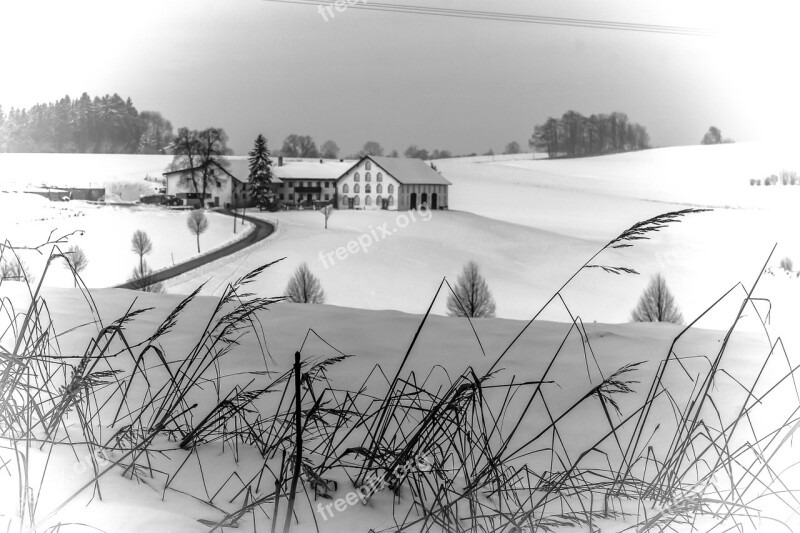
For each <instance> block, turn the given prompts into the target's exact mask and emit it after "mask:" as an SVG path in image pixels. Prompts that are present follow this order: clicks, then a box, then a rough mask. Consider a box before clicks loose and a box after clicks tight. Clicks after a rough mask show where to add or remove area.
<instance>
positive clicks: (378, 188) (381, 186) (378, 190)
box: [375, 183, 383, 194]
mask: <svg viewBox="0 0 800 533" xmlns="http://www.w3.org/2000/svg"><path fill="white" fill-rule="evenodd" d="M375 192H376V193H378V194H380V193H382V192H383V185H381V184H380V183H379V184H378V185H377V186H376V187H375Z"/></svg>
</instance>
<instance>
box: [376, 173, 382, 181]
mask: <svg viewBox="0 0 800 533" xmlns="http://www.w3.org/2000/svg"><path fill="white" fill-rule="evenodd" d="M375 179H377V180H378V181H383V174H382V173H381V172H378V176H377V177H376V178H375Z"/></svg>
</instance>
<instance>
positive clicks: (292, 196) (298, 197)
mask: <svg viewBox="0 0 800 533" xmlns="http://www.w3.org/2000/svg"><path fill="white" fill-rule="evenodd" d="M286 196H288V197H289V200H294V193H291V192H290V193H289V194H288V195H286ZM278 199H279V200H283V199H284V194H283V193H281V194H279V195H278ZM297 199H298V200H302V199H303V195H302V194H298V195H297ZM325 199H326V200H330V199H331V195H330V194H328V193H325ZM317 200H319V198H317Z"/></svg>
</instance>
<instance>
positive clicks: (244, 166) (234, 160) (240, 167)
mask: <svg viewBox="0 0 800 533" xmlns="http://www.w3.org/2000/svg"><path fill="white" fill-rule="evenodd" d="M225 161H227V165H223V166H221V167H220V168H221V169H222V171H223V172H224V173H225V174H228V175H229V176H232V177H234V178H235V179H237V180H238V181H240V182H242V183H247V182H248V181H250V161H249V160H248V157H247V156H245V155H233V156H226V157H225ZM275 164H277V162H273V167H272V168H273V170H274V169H275V166H274V165H275ZM198 168H199V167H198ZM188 170H189V169H177V170H175V169H173V170H167V171H166V172H164V175H165V176H169V175H171V174H178V173H181V172H186V171H188ZM273 176H274V178H273V180H272V182H273V183H281V180H280V179H279V178H278V177H277V176H276V175H275V172H273Z"/></svg>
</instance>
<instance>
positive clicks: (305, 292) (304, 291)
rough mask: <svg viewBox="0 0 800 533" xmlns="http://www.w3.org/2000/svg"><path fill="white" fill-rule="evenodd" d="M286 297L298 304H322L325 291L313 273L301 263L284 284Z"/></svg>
mask: <svg viewBox="0 0 800 533" xmlns="http://www.w3.org/2000/svg"><path fill="white" fill-rule="evenodd" d="M286 298H287V299H288V300H289V301H290V302H294V303H298V304H324V303H325V291H324V290H322V285H321V284H320V282H319V280H318V279H317V277H316V276H314V274H312V273H311V271H310V270H309V269H308V265H307V264H305V263H303V264H302V265H300V266H299V267H297V270H295V272H294V275H293V276H292V279H290V280H289V284H288V285H287V286H286Z"/></svg>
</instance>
